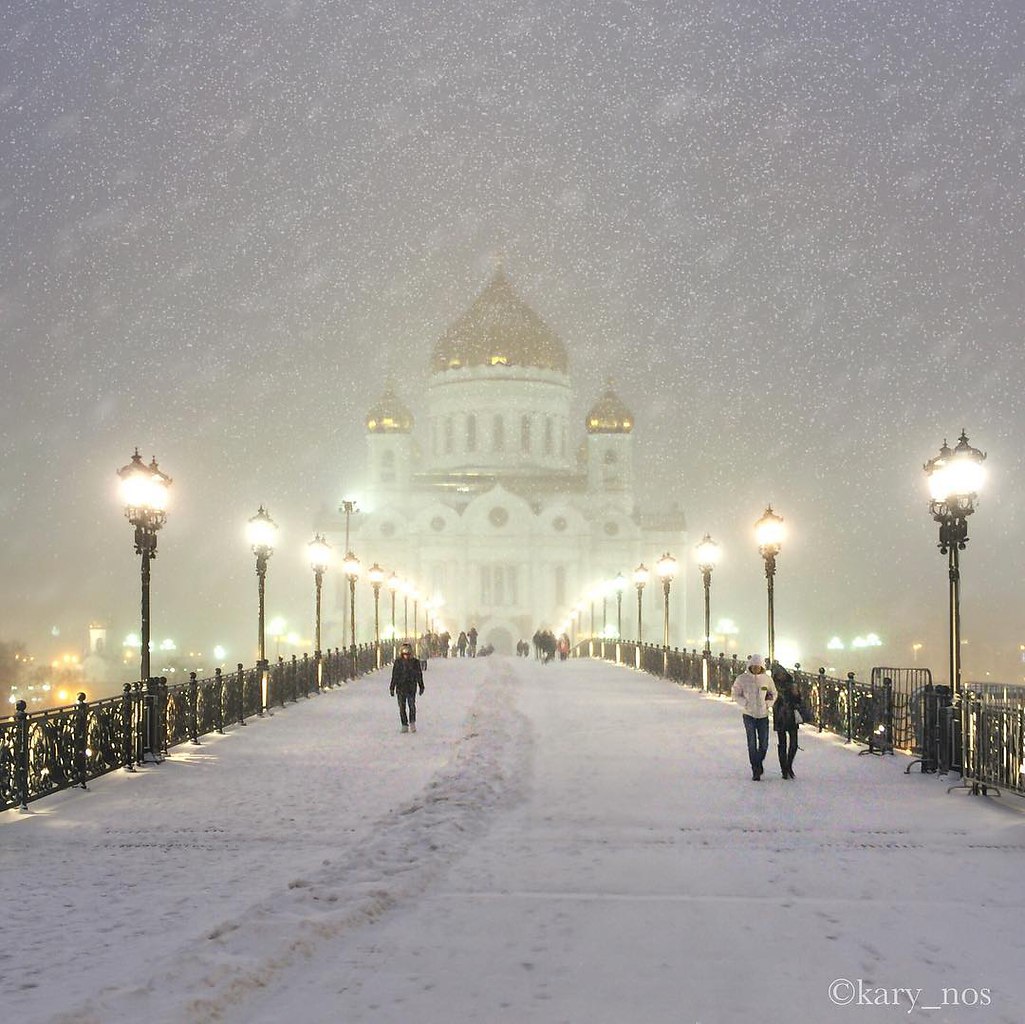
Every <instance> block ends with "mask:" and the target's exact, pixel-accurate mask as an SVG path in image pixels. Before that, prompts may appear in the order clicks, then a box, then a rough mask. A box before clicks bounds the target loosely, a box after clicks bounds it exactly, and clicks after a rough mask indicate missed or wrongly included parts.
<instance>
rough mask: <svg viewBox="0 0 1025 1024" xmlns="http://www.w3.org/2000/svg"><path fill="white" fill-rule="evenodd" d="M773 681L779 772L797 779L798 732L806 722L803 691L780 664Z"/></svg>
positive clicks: (773, 671)
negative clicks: (795, 772) (775, 695)
mask: <svg viewBox="0 0 1025 1024" xmlns="http://www.w3.org/2000/svg"><path fill="white" fill-rule="evenodd" d="M772 681H773V682H774V683H775V684H776V692H777V694H778V696H777V697H776V700H775V702H774V703H773V705H772V728H773V729H774V730H775V731H776V736H777V738H778V740H779V770H780V771H781V772H782V773H783V778H784V779H793V778H796V776H795V775H794V758H795V757H796V756H797V730H798V729H800V727H801V723H802V722H804V721H806V719H805V717H804V716H805V709H804V705H803V703H802V700H801V690H800V688H799V687H798V685H797V682H796V680H795V679H794V677H793V676H792V675H791V674H790V673H789V672H788V671H787V670H786V669H785V668H784V667H783V666H782V665H781V664H780V663H779V662H776V664H775V665H773V666H772Z"/></svg>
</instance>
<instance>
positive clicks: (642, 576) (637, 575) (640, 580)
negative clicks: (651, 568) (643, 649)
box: [634, 562, 651, 644]
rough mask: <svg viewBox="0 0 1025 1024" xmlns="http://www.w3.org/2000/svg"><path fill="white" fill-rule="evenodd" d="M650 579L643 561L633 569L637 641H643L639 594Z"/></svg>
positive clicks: (640, 642) (641, 642) (639, 642)
mask: <svg viewBox="0 0 1025 1024" xmlns="http://www.w3.org/2000/svg"><path fill="white" fill-rule="evenodd" d="M650 579H651V573H650V572H648V569H647V566H645V564H644V563H643V562H641V564H640V565H639V566H637V568H636V569H634V586H635V587H636V588H637V643H638V644H643V643H644V631H643V628H642V620H641V595H642V594H643V593H644V588H645V587H646V586H647V585H648V580H650Z"/></svg>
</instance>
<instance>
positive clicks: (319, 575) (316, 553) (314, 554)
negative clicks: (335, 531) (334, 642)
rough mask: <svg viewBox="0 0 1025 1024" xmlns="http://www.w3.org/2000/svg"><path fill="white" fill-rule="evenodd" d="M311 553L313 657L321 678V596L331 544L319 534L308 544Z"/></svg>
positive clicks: (329, 562)
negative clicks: (315, 599)
mask: <svg viewBox="0 0 1025 1024" xmlns="http://www.w3.org/2000/svg"><path fill="white" fill-rule="evenodd" d="M306 547H307V550H308V551H309V553H310V568H311V569H312V570H313V582H314V584H315V586H316V590H317V603H316V612H315V617H314V636H315V643H314V650H313V657H314V659H315V660H316V663H317V679H318V681H319V679H320V603H321V602H320V598H321V591H322V590H323V587H324V573H325V572H326V571H327V567H328V566H329V565H330V564H331V545H330V544H328V542H327V541H326V540H324V538H323V537H322V536H321V535H320V534H319V533H317V534H314V536H313V540H311V541H310V543H309V544H307V545H306Z"/></svg>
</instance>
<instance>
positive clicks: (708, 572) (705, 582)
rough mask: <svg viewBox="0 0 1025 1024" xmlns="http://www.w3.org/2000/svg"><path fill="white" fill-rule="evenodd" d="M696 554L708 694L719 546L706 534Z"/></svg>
mask: <svg viewBox="0 0 1025 1024" xmlns="http://www.w3.org/2000/svg"><path fill="white" fill-rule="evenodd" d="M695 553H696V555H697V559H698V569H699V570H700V572H701V584H702V588H703V589H704V592H705V647H704V650H703V651H702V653H701V687H702V689H703V690H705V691H706V692H707V691H708V677H709V675H710V674H711V664H710V662H711V660H712V615H711V596H712V570H713V569H714V568H715V567H716V564H717V563H718V561H719V545H718V544H716V542H715V541H714V540H712V538H711V536H710V535H709V534H707V533H706V534H705V536H704V537H702V539H701V543H700V544H699V545H698V546H697V548H696V549H695Z"/></svg>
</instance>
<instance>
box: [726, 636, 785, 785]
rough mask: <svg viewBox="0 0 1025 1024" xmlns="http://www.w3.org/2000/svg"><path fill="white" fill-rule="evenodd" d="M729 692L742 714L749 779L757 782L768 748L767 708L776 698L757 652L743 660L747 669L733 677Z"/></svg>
mask: <svg viewBox="0 0 1025 1024" xmlns="http://www.w3.org/2000/svg"><path fill="white" fill-rule="evenodd" d="M732 693H733V699H734V700H735V701H736V702H737V704H738V705H739V707H740V710H741V711H742V712H743V713H744V731H745V733H746V734H747V756H748V759H749V760H750V762H751V778H752V779H753V780H754V781H755V782H758V781H760V780H761V777H762V773H763V772H764V770H765V769H764V761H765V754H766V751H767V750H768V749H769V708H770V707H771V705H772V702H773V701H774V700H775V699H776V691H775V689H774V687H773V683H772V678H771V677H770V676H767V675H766V674H765V660H764V659H763V658H762V656H761V655H760V654H752V655H751V657H750V658H748V659H747V669H746V671H744V672H741V674H740V675H739V676H737V678H736V680H734V683H733V691H732Z"/></svg>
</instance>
